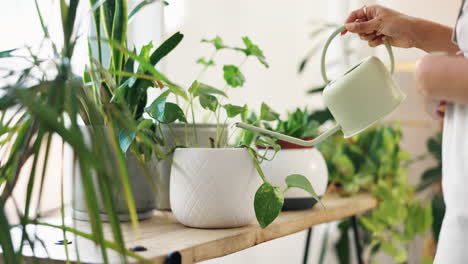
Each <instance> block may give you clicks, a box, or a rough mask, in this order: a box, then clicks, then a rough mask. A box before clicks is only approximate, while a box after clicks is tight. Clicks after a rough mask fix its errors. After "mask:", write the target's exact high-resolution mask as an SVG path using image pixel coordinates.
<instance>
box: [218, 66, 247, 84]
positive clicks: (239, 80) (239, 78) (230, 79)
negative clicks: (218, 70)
mask: <svg viewBox="0 0 468 264" xmlns="http://www.w3.org/2000/svg"><path fill="white" fill-rule="evenodd" d="M223 71H224V80H226V83H227V84H228V85H229V86H231V87H233V88H235V87H239V86H243V85H244V83H245V77H244V75H243V74H242V72H241V71H240V70H239V68H238V67H237V66H234V65H224V67H223Z"/></svg>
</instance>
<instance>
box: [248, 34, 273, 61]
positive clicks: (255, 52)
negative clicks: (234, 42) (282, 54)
mask: <svg viewBox="0 0 468 264" xmlns="http://www.w3.org/2000/svg"><path fill="white" fill-rule="evenodd" d="M242 41H243V42H244V45H245V49H244V50H243V51H244V53H245V55H247V56H255V57H256V58H257V59H258V61H259V62H260V63H261V64H263V65H264V66H265V67H267V68H268V67H269V66H268V63H267V61H266V59H265V55H263V51H262V50H261V49H260V48H259V47H258V46H257V45H255V44H254V43H253V42H252V41H251V40H250V38H249V37H243V38H242Z"/></svg>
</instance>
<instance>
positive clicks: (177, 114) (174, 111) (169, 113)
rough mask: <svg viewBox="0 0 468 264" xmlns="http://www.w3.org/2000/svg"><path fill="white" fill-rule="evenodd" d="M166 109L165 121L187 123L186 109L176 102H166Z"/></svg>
mask: <svg viewBox="0 0 468 264" xmlns="http://www.w3.org/2000/svg"><path fill="white" fill-rule="evenodd" d="M165 108H166V110H165V111H164V123H166V124H168V123H172V122H174V121H176V120H179V121H181V122H184V123H187V118H185V114H184V111H183V110H182V109H181V108H180V107H179V106H178V105H176V104H174V103H166V107H165Z"/></svg>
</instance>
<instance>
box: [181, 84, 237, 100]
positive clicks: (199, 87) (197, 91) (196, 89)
mask: <svg viewBox="0 0 468 264" xmlns="http://www.w3.org/2000/svg"><path fill="white" fill-rule="evenodd" d="M189 92H190V93H191V94H192V95H193V97H197V96H199V95H201V94H211V95H212V94H216V95H222V96H224V97H226V98H227V97H228V96H227V94H226V93H225V92H223V91H221V90H219V89H216V88H214V87H213V86H210V85H208V84H205V83H201V82H198V81H194V82H193V83H192V85H191V86H190V88H189Z"/></svg>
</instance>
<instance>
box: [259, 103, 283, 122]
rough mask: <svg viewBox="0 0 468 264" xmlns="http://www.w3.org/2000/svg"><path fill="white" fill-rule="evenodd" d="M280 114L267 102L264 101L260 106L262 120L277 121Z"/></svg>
mask: <svg viewBox="0 0 468 264" xmlns="http://www.w3.org/2000/svg"><path fill="white" fill-rule="evenodd" d="M278 118H279V114H278V113H276V112H275V111H273V109H271V108H270V107H269V106H268V105H267V104H265V103H262V107H261V108H260V120H265V121H275V120H278Z"/></svg>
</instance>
